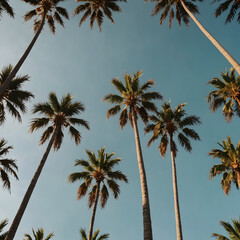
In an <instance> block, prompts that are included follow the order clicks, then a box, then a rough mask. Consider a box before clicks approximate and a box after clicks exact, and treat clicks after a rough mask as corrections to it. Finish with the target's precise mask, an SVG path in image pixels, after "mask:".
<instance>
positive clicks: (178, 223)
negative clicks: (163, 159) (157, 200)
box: [170, 136, 183, 240]
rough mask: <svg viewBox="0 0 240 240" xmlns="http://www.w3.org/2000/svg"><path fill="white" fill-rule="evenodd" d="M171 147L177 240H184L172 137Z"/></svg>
mask: <svg viewBox="0 0 240 240" xmlns="http://www.w3.org/2000/svg"><path fill="white" fill-rule="evenodd" d="M170 147H171V158H172V177H173V195H174V208H175V220H176V232H177V240H182V239H183V236H182V224H181V216H180V209H179V200H178V186H177V172H176V164H175V157H174V154H173V150H172V137H171V136H170Z"/></svg>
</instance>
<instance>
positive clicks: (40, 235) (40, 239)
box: [24, 228, 54, 240]
mask: <svg viewBox="0 0 240 240" xmlns="http://www.w3.org/2000/svg"><path fill="white" fill-rule="evenodd" d="M32 233H33V237H34V238H32V237H31V236H30V235H29V234H27V233H26V234H25V235H24V237H26V238H25V239H24V240H33V239H34V240H49V239H51V238H52V237H53V236H54V233H53V232H52V233H50V234H48V235H47V237H46V238H45V237H44V230H43V229H42V228H39V229H38V230H37V231H36V232H35V231H34V230H33V229H32Z"/></svg>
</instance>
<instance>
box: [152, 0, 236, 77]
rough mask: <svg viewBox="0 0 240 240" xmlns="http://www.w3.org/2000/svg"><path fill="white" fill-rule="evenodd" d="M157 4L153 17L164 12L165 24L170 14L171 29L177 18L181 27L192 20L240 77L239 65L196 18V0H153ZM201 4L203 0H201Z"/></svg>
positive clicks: (162, 16)
mask: <svg viewBox="0 0 240 240" xmlns="http://www.w3.org/2000/svg"><path fill="white" fill-rule="evenodd" d="M151 1H152V2H156V5H155V8H154V10H153V12H152V16H154V15H156V14H158V13H159V12H160V11H162V14H161V17H160V24H162V23H163V21H164V19H165V18H166V17H167V16H168V14H169V27H171V24H172V20H173V19H174V16H176V18H177V21H178V24H179V26H181V21H183V22H184V23H185V24H186V25H187V26H189V18H191V19H192V20H193V21H194V22H195V23H196V25H197V26H198V27H199V29H200V30H201V31H202V32H203V34H204V35H205V36H206V37H207V38H208V39H209V40H210V41H211V42H212V44H213V45H214V46H215V47H216V48H217V49H218V50H219V51H220V52H221V53H222V55H223V56H224V57H225V58H226V59H227V60H228V62H229V63H230V64H231V65H232V66H233V67H234V68H235V69H236V71H237V72H238V74H239V75H240V65H239V63H238V62H237V61H236V60H235V59H234V58H233V57H232V56H231V55H230V54H229V53H228V52H227V51H226V50H225V49H224V48H223V46H222V45H221V44H220V43H219V42H218V41H217V40H216V39H215V38H214V37H213V36H212V35H211V34H210V33H209V32H208V31H207V30H206V29H205V28H204V27H203V26H202V24H201V23H200V22H199V21H198V20H197V18H196V17H195V16H194V14H195V13H199V11H198V8H197V6H196V5H195V4H194V3H193V2H195V0H192V1H187V0H151ZM199 1H200V2H201V1H202V0H199Z"/></svg>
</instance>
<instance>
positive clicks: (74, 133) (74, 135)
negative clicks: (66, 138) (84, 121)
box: [69, 126, 81, 145]
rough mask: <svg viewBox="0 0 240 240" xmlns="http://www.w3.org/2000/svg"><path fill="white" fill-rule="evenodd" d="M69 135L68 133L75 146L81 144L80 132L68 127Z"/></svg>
mask: <svg viewBox="0 0 240 240" xmlns="http://www.w3.org/2000/svg"><path fill="white" fill-rule="evenodd" d="M69 133H70V135H71V137H72V138H74V140H75V143H76V145H78V144H79V143H80V142H81V134H80V132H79V131H78V130H77V129H76V128H74V127H73V126H70V127H69Z"/></svg>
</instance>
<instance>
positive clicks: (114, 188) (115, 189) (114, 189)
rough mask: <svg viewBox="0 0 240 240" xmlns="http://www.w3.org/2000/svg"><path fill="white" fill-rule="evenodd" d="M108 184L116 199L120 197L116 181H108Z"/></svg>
mask: <svg viewBox="0 0 240 240" xmlns="http://www.w3.org/2000/svg"><path fill="white" fill-rule="evenodd" d="M107 184H108V187H109V188H110V190H111V191H112V193H113V196H114V198H118V195H119V194H120V188H119V185H118V184H117V183H116V181H114V180H111V179H108V180H107Z"/></svg>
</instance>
